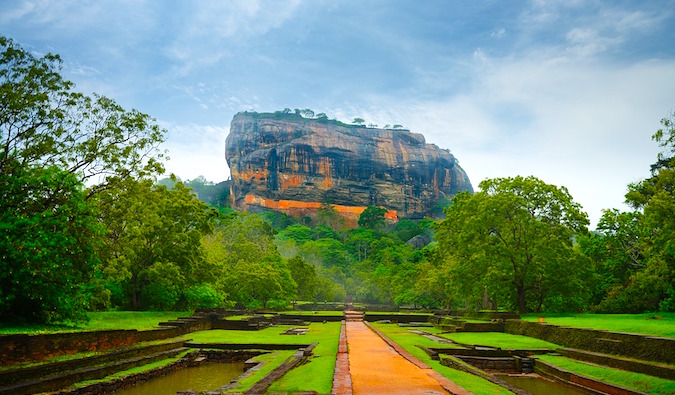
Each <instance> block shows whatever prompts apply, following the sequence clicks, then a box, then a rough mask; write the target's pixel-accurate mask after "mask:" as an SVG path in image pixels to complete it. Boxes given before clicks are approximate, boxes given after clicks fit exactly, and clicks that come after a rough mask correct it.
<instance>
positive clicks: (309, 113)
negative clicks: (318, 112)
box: [300, 108, 314, 118]
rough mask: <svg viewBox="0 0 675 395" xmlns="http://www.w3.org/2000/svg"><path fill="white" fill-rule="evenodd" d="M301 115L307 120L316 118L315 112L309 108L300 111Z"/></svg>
mask: <svg viewBox="0 0 675 395" xmlns="http://www.w3.org/2000/svg"><path fill="white" fill-rule="evenodd" d="M300 114H301V115H302V116H303V117H305V118H314V111H312V110H310V109H309V108H305V109H304V110H300Z"/></svg>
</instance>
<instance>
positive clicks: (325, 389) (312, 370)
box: [187, 322, 340, 394]
mask: <svg viewBox="0 0 675 395" xmlns="http://www.w3.org/2000/svg"><path fill="white" fill-rule="evenodd" d="M288 328H291V326H274V327H269V328H265V329H262V330H260V331H229V330H211V331H201V332H193V333H190V334H189V335H188V336H187V337H189V338H191V339H193V341H195V342H199V343H259V344H270V343H273V344H310V343H314V342H318V343H319V344H318V345H317V346H316V347H315V348H314V356H313V357H312V358H311V359H310V362H309V363H307V364H304V365H302V366H299V367H297V368H295V369H293V370H291V371H290V372H289V373H287V374H286V375H285V376H284V377H282V378H281V379H280V380H277V382H275V383H274V384H273V386H272V387H271V388H270V391H272V392H289V393H292V392H301V391H316V392H318V393H321V394H327V393H330V390H331V387H332V385H333V370H334V369H335V358H336V355H337V348H338V342H339V338H340V323H339V322H328V323H325V324H323V323H313V324H311V325H310V326H309V331H308V332H307V334H305V335H302V336H289V335H281V333H283V332H284V331H286V330H287V329H288ZM292 354H293V352H291V353H290V354H289V356H290V355H292ZM266 358H272V360H271V361H270V363H268V365H270V366H269V367H268V366H266V369H267V368H269V370H272V369H273V368H274V367H276V366H278V365H279V364H281V363H282V362H283V361H285V360H286V358H287V357H286V358H282V357H271V356H270V357H266ZM272 365H273V366H272ZM262 377H264V374H263V375H259V374H256V378H257V379H260V378H262ZM249 381H250V383H249ZM255 381H256V380H254V379H253V378H251V379H247V381H246V382H245V384H246V385H248V386H250V385H252V384H254V383H255ZM241 387H244V385H243V384H242V385H241ZM241 387H238V390H242V389H241ZM247 388H248V387H247Z"/></svg>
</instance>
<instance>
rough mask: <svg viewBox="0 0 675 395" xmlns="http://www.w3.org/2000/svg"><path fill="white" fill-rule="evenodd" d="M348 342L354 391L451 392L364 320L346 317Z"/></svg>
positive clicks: (357, 392) (430, 394)
mask: <svg viewBox="0 0 675 395" xmlns="http://www.w3.org/2000/svg"><path fill="white" fill-rule="evenodd" d="M347 345H348V347H349V372H350V374H351V379H352V388H353V391H354V394H356V395H359V394H364V395H365V394H368V395H371V394H372V395H375V394H428V395H433V394H449V393H451V392H449V391H446V390H445V389H444V388H443V387H442V386H441V385H440V384H439V382H438V381H436V380H435V379H434V378H432V377H430V376H429V375H428V373H430V372H428V371H427V370H428V369H420V368H419V367H418V366H415V365H414V364H413V363H411V362H410V361H408V360H407V359H405V358H403V357H402V356H401V355H400V354H399V353H398V352H396V350H394V349H393V348H392V347H391V346H389V345H388V344H387V343H386V342H385V341H384V340H382V339H381V338H380V337H379V336H378V335H376V334H375V333H374V332H373V331H371V330H370V329H369V328H368V327H367V326H366V325H365V324H364V323H363V322H359V321H347ZM432 372H433V371H432Z"/></svg>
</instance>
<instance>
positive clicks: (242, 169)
mask: <svg viewBox="0 0 675 395" xmlns="http://www.w3.org/2000/svg"><path fill="white" fill-rule="evenodd" d="M225 158H226V160H227V164H228V165H229V167H230V172H231V175H232V183H231V190H230V197H231V199H232V201H233V203H234V206H235V207H237V208H240V209H248V210H252V211H255V210H256V209H265V208H267V209H274V210H279V211H284V212H287V213H289V214H291V215H308V214H309V215H311V214H312V213H313V212H314V213H315V212H316V210H317V209H318V208H319V206H320V205H321V203H324V202H326V203H331V204H333V207H334V208H335V209H336V210H337V211H338V212H339V213H341V214H342V215H343V217H344V218H346V219H347V221H348V223H349V224H350V225H354V224H355V222H354V221H355V220H358V216H359V215H360V213H361V212H362V211H363V210H364V209H365V207H366V206H369V205H372V206H382V207H385V208H386V209H388V210H389V213H388V214H387V217H388V218H390V219H392V220H395V219H397V218H398V217H407V218H419V217H423V216H426V215H428V214H429V213H430V212H431V210H432V208H433V207H434V205H436V204H437V203H438V201H439V199H441V198H444V197H445V198H450V197H452V196H453V195H455V194H456V193H457V192H460V191H472V187H471V183H470V182H469V178H468V177H467V175H466V173H465V172H464V170H463V169H462V168H461V167H460V166H459V164H458V163H457V161H456V160H455V158H454V156H453V155H452V154H450V152H449V151H447V150H442V149H439V148H438V147H436V146H435V145H431V144H426V142H425V140H424V136H422V135H421V134H417V133H410V132H409V131H407V130H392V129H374V128H366V127H359V126H352V125H346V124H343V123H340V122H337V121H328V120H316V119H305V118H302V117H301V116H300V115H296V114H280V113H275V114H262V113H239V114H237V115H235V116H234V119H232V123H231V125H230V134H229V135H228V136H227V140H226V143H225Z"/></svg>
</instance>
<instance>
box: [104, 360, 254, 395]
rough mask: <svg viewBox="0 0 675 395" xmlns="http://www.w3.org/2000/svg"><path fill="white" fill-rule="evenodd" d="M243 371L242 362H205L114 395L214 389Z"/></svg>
mask: <svg viewBox="0 0 675 395" xmlns="http://www.w3.org/2000/svg"><path fill="white" fill-rule="evenodd" d="M243 372H244V363H243V362H234V363H218V362H207V363H203V364H201V365H200V366H196V367H193V368H184V369H179V370H176V371H173V372H171V373H169V374H167V375H166V376H162V377H158V378H156V379H153V380H150V381H147V382H145V383H141V384H138V385H136V386H135V387H128V388H125V389H123V390H121V391H117V392H115V395H147V394H153V395H174V394H175V393H176V392H178V391H183V390H189V389H191V390H195V391H210V390H216V389H218V388H220V387H222V386H224V385H226V384H229V383H230V381H231V380H232V379H233V378H235V377H237V376H239V375H241V374H242V373H243Z"/></svg>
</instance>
